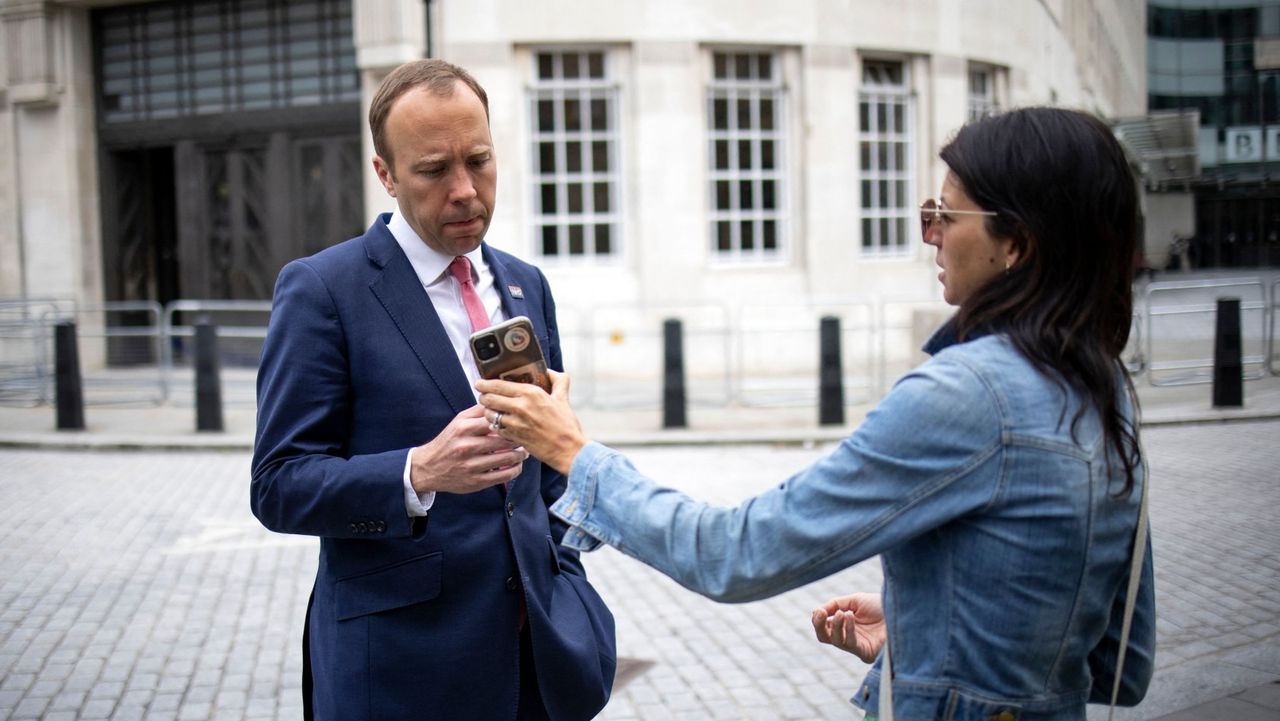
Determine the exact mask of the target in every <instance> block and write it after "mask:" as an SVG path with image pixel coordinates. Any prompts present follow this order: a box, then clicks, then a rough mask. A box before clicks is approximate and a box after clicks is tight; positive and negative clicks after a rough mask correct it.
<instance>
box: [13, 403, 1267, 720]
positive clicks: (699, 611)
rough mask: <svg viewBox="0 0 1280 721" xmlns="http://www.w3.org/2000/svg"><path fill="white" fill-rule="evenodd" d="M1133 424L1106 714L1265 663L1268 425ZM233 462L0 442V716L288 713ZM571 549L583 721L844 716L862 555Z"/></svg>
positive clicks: (680, 457)
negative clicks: (808, 571) (836, 608)
mask: <svg viewBox="0 0 1280 721" xmlns="http://www.w3.org/2000/svg"><path fill="white" fill-rule="evenodd" d="M1143 436H1144V440H1145V443H1146V447H1147V450H1148V454H1149V456H1150V459H1151V470H1152V475H1153V478H1154V482H1153V491H1152V498H1151V516H1152V529H1153V533H1154V551H1155V562H1156V582H1157V598H1158V601H1157V602H1158V611H1159V614H1160V620H1159V633H1160V646H1159V656H1158V666H1159V668H1158V671H1157V680H1156V683H1155V685H1154V687H1153V690H1152V693H1151V694H1150V696H1149V699H1148V701H1147V702H1146V703H1144V704H1143V705H1142V706H1140V707H1139V708H1138V709H1136V710H1135V711H1130V712H1125V713H1119V714H1117V718H1121V719H1125V720H1126V721H1132V720H1134V719H1149V718H1155V717H1157V716H1160V715H1162V714H1166V713H1169V712H1172V711H1175V710H1178V709H1181V708H1186V707H1189V706H1193V705H1195V704H1198V703H1202V702H1204V701H1208V700H1211V699H1215V698H1219V697H1222V696H1226V695H1228V694H1231V693H1235V692H1237V691H1240V690H1241V689H1244V688H1248V687H1255V686H1260V685H1263V684H1269V683H1271V682H1272V681H1274V680H1276V679H1280V521H1278V520H1277V519H1278V518H1280V514H1277V511H1276V509H1277V508H1278V507H1280V421H1275V420H1272V421H1261V422H1234V423H1216V424H1206V425H1169V426H1156V427H1148V428H1145V429H1144V430H1143ZM824 452H825V449H824V448H803V447H783V446H770V445H738V446H691V447H679V448H676V447H648V448H637V449H634V450H630V451H629V453H630V454H631V456H632V457H633V459H634V460H635V461H636V463H637V465H638V466H639V467H640V468H641V469H642V470H644V471H646V472H648V473H649V474H650V475H653V476H655V477H657V478H659V479H662V480H663V481H665V482H667V483H669V484H671V485H674V486H676V487H679V488H681V489H685V490H687V491H688V492H690V493H691V494H693V495H695V496H697V497H700V498H704V499H708V500H712V501H716V502H720V503H725V504H732V503H736V502H738V501H740V500H742V499H744V498H746V497H748V496H750V495H751V494H754V493H756V492H759V491H761V490H763V489H765V488H768V487H770V486H772V485H774V484H776V483H779V482H781V481H782V480H784V479H785V478H786V477H787V476H788V475H789V474H790V473H792V472H794V471H795V470H798V469H800V468H802V467H803V466H804V465H806V464H808V463H809V462H811V461H813V460H814V459H816V458H818V457H819V456H820V455H822V454H823V453H824ZM248 474H249V456H248V454H247V453H245V452H207V453H195V452H181V453H179V452H172V451H169V452H166V451H145V452H140V451H101V452H90V451H71V450H15V449H3V450H0V508H4V509H5V511H6V521H5V523H4V524H0V721H6V720H13V721H18V720H20V719H22V720H25V719H45V720H47V721H73V720H76V719H86V720H88V719H119V720H121V721H123V720H126V719H146V720H154V721H160V720H174V719H178V720H181V721H196V720H201V721H203V720H207V719H218V720H223V719H226V720H233V719H234V720H237V721H238V720H243V719H263V720H267V719H271V720H280V721H294V720H295V719H300V718H301V698H300V691H299V675H300V668H301V660H300V653H301V638H300V634H301V629H302V620H303V612H304V609H305V604H306V600H307V594H308V591H309V589H310V584H311V579H312V575H313V573H314V569H315V556H316V542H315V540H314V539H310V538H299V537H288V536H280V535H274V534H271V533H268V532H267V531H265V530H263V529H262V528H261V527H260V526H259V525H258V524H257V522H256V521H255V519H254V518H253V517H252V515H251V514H250V513H249V507H248ZM585 561H586V564H587V568H588V572H589V574H590V575H591V577H592V579H593V580H594V582H595V583H596V584H597V586H598V587H599V588H600V591H601V593H602V594H603V595H604V597H605V599H606V600H607V601H608V602H609V603H610V605H611V607H612V608H613V610H614V612H615V614H616V616H617V619H618V634H619V652H620V653H621V655H622V656H623V657H624V659H623V661H622V664H621V668H620V677H619V682H620V686H619V687H618V688H617V689H616V690H615V694H614V700H613V701H612V703H611V704H610V706H609V707H608V708H607V709H606V711H605V712H604V713H603V714H602V715H601V717H600V718H601V719H604V720H606V721H633V720H644V721H659V720H662V721H666V720H668V719H699V720H702V719H771V720H772V719H856V718H857V714H856V712H855V711H854V710H853V709H852V707H851V706H850V705H849V704H848V702H847V700H846V699H847V697H848V696H849V695H851V693H852V692H853V689H854V688H855V686H856V684H857V683H858V680H859V679H860V678H861V675H862V673H863V671H864V670H865V666H864V665H863V664H861V663H860V662H858V661H857V660H856V659H855V658H854V657H853V656H851V655H848V654H844V653H841V652H838V651H835V650H834V649H831V648H829V647H825V646H820V645H818V644H817V642H816V641H814V640H813V636H812V629H811V628H810V627H809V613H810V610H811V609H812V608H813V607H814V606H815V605H816V604H818V603H820V602H822V601H824V600H826V599H827V598H829V597H830V596H833V595H837V594H841V593H847V592H850V591H855V590H871V589H875V588H878V585H879V580H880V570H879V566H878V564H877V563H876V562H875V561H874V560H872V561H870V562H866V563H863V564H860V565H859V566H857V567H854V568H851V569H848V570H846V571H844V572H842V573H840V574H837V575H836V576H832V577H830V578H828V579H825V580H823V581H821V582H818V583H815V584H812V585H810V586H807V587H805V588H802V589H799V590H796V591H792V592H789V593H786V594H783V595H781V596H778V597H776V598H773V599H769V600H766V601H760V602H755V603H749V604H743V605H734V606H729V605H721V604H716V603H713V602H711V601H708V600H706V599H703V598H701V597H699V596H696V595H694V594H692V593H690V592H688V591H685V590H684V589H682V588H680V587H679V586H677V585H676V584H675V583H673V582H672V581H670V580H668V579H666V578H665V577H662V576H660V575H658V574H657V573H655V572H653V571H651V570H649V569H648V568H647V567H645V566H642V565H641V564H639V563H637V562H635V561H633V560H631V559H629V558H627V557H625V556H623V555H621V554H619V553H617V552H615V551H613V550H607V549H606V550H602V551H599V552H595V553H592V554H588V555H586V556H585ZM1095 711H1096V710H1095ZM1103 711H1105V710H1103ZM1094 716H1095V714H1094V713H1091V718H1093V717H1094Z"/></svg>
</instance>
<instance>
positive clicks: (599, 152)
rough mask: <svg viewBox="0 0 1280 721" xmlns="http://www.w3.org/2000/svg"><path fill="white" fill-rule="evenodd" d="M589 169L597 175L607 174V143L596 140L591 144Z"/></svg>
mask: <svg viewBox="0 0 1280 721" xmlns="http://www.w3.org/2000/svg"><path fill="white" fill-rule="evenodd" d="M591 169H592V170H594V171H595V172H597V173H607V172H609V143H608V142H607V141H604V140H596V141H593V142H592V143H591Z"/></svg>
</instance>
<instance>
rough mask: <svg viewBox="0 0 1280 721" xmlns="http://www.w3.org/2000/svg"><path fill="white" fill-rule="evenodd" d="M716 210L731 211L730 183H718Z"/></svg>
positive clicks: (721, 181)
mask: <svg viewBox="0 0 1280 721" xmlns="http://www.w3.org/2000/svg"><path fill="white" fill-rule="evenodd" d="M716 210H729V181H727V180H717V181H716Z"/></svg>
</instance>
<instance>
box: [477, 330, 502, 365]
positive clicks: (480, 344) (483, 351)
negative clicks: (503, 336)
mask: <svg viewBox="0 0 1280 721" xmlns="http://www.w3.org/2000/svg"><path fill="white" fill-rule="evenodd" d="M499 353H501V349H500V348H498V339H497V338H496V337H495V336H492V335H487V336H485V337H483V338H481V339H480V340H478V341H476V355H477V356H478V357H479V358H480V360H482V361H487V360H492V359H494V358H497V357H498V354H499Z"/></svg>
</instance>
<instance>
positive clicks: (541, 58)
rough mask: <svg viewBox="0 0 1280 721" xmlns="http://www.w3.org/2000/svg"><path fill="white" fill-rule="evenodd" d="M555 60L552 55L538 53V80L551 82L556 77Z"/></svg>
mask: <svg viewBox="0 0 1280 721" xmlns="http://www.w3.org/2000/svg"><path fill="white" fill-rule="evenodd" d="M554 68H555V66H554V58H552V56H551V53H538V79H539V80H551V79H552V78H554V77H555V69H554Z"/></svg>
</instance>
